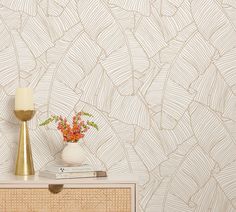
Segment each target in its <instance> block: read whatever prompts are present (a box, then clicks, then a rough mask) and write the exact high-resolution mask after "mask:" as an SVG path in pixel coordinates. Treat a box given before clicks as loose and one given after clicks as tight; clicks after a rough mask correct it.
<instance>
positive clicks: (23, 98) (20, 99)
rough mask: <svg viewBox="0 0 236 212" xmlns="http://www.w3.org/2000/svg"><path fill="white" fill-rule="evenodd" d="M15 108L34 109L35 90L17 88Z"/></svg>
mask: <svg viewBox="0 0 236 212" xmlns="http://www.w3.org/2000/svg"><path fill="white" fill-rule="evenodd" d="M15 110H34V103H33V90H32V89H31V88H17V89H16V96H15Z"/></svg>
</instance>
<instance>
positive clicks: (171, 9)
mask: <svg viewBox="0 0 236 212" xmlns="http://www.w3.org/2000/svg"><path fill="white" fill-rule="evenodd" d="M183 2H184V0H177V1H174V0H167V1H165V0H161V1H160V4H161V5H160V9H161V14H162V15H165V16H172V15H174V14H175V13H176V12H177V11H178V8H179V7H180V6H181V4H182V3H183Z"/></svg>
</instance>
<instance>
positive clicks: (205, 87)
mask: <svg viewBox="0 0 236 212" xmlns="http://www.w3.org/2000/svg"><path fill="white" fill-rule="evenodd" d="M191 88H193V89H194V90H195V91H196V92H197V94H196V96H195V98H194V100H195V101H197V102H201V103H202V104H204V105H208V106H209V107H211V108H212V109H213V110H214V111H217V112H220V113H221V114H222V113H224V111H225V103H226V101H227V100H228V99H229V98H230V96H231V95H232V89H231V88H230V87H229V86H228V85H227V83H226V82H225V80H224V78H222V75H221V73H220V72H219V70H218V69H217V67H216V66H214V65H213V64H211V65H210V66H209V68H208V69H207V70H206V72H205V73H204V74H203V75H200V76H199V78H198V79H197V80H196V81H195V82H194V83H193V84H192V85H191ZM229 118H230V117H229Z"/></svg>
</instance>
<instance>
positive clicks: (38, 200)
mask: <svg viewBox="0 0 236 212" xmlns="http://www.w3.org/2000/svg"><path fill="white" fill-rule="evenodd" d="M131 198H132V197H131V189H130V188H64V189H63V190H62V191H61V192H60V193H58V194H52V193H50V191H49V190H48V189H46V188H1V189H0V208H1V211H4V212H54V211H55V212H130V211H131Z"/></svg>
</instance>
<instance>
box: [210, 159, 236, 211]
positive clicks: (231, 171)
mask: <svg viewBox="0 0 236 212" xmlns="http://www.w3.org/2000/svg"><path fill="white" fill-rule="evenodd" d="M235 171H236V163H235V161H233V162H232V163H231V164H229V165H228V166H227V167H225V168H224V169H222V170H221V171H220V172H218V173H216V174H214V178H215V179H216V181H217V183H218V184H219V186H220V188H221V189H222V190H223V192H224V195H225V196H226V198H227V199H228V200H229V201H231V204H232V205H233V208H234V210H235V209H236V205H235V192H234V191H235V189H236V183H235V180H234V179H235V173H236V172H235Z"/></svg>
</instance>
